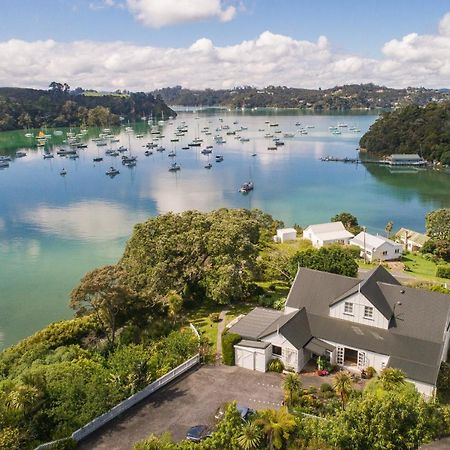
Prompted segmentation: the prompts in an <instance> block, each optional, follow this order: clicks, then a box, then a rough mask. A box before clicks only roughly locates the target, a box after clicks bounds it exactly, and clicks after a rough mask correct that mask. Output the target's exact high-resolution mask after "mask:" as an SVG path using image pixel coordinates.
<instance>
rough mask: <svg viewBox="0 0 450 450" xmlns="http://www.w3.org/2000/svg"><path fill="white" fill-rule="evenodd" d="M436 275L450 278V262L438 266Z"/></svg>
mask: <svg viewBox="0 0 450 450" xmlns="http://www.w3.org/2000/svg"><path fill="white" fill-rule="evenodd" d="M436 276H437V277H440V278H450V264H445V265H441V266H437V269H436Z"/></svg>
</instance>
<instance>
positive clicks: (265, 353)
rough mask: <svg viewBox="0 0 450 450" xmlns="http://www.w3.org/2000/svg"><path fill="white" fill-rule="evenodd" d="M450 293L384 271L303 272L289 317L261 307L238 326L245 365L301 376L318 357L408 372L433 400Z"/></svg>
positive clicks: (238, 357) (238, 353) (238, 356)
mask: <svg viewBox="0 0 450 450" xmlns="http://www.w3.org/2000/svg"><path fill="white" fill-rule="evenodd" d="M449 326H450V295H445V294H440V293H437V292H431V291H427V290H422V289H415V288H411V287H406V286H402V285H401V284H400V283H399V282H398V280H397V279H396V278H394V277H393V276H392V275H391V274H390V273H389V272H388V271H387V270H386V269H384V268H383V267H382V266H379V267H377V268H376V269H374V270H372V271H371V272H369V273H367V274H366V276H365V278H363V279H357V278H350V277H345V276H342V275H336V274H331V273H327V272H320V271H317V270H311V269H306V268H300V269H299V271H298V272H297V275H296V277H295V280H294V282H293V284H292V287H291V290H290V292H289V295H288V298H287V302H286V306H285V308H284V311H276V310H272V309H267V308H255V309H253V310H252V311H251V312H250V313H249V314H247V315H246V316H243V317H242V318H240V319H239V320H238V321H237V322H235V323H233V324H232V326H231V327H230V329H229V330H230V332H232V333H237V334H239V335H240V336H241V337H242V338H243V340H242V341H241V342H240V343H238V344H237V345H236V346H235V361H236V364H237V365H238V366H241V367H245V368H248V369H252V370H260V371H265V370H266V366H267V363H268V362H269V360H270V359H272V358H279V359H281V360H282V361H283V363H284V365H285V367H287V368H290V369H293V370H295V371H298V372H300V371H301V370H302V369H303V367H304V366H305V365H306V363H307V362H308V361H310V360H311V359H312V358H314V357H317V356H323V357H326V358H327V359H329V361H330V362H331V363H332V364H336V365H338V366H341V367H343V368H347V369H349V370H354V371H360V370H362V369H365V368H367V367H369V366H372V367H374V368H375V369H376V370H377V371H378V372H379V371H381V370H382V369H384V368H385V367H395V368H398V369H401V370H403V372H404V373H405V374H406V377H407V379H408V380H409V381H411V382H413V383H414V384H415V385H416V387H417V389H418V391H419V392H422V393H423V394H424V395H427V396H432V395H433V394H434V390H435V387H436V381H437V376H438V372H439V367H440V364H441V361H443V360H445V358H446V356H447V350H448V345H449Z"/></svg>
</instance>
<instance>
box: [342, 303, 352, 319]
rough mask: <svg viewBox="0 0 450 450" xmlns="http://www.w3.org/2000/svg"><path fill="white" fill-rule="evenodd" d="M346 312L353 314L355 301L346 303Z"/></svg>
mask: <svg viewBox="0 0 450 450" xmlns="http://www.w3.org/2000/svg"><path fill="white" fill-rule="evenodd" d="M344 314H347V315H349V316H353V303H351V302H345V303H344Z"/></svg>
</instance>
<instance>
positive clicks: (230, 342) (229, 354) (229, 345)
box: [222, 330, 242, 366]
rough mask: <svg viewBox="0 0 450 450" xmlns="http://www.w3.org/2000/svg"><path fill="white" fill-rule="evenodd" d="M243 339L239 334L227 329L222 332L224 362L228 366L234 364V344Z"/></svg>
mask: <svg viewBox="0 0 450 450" xmlns="http://www.w3.org/2000/svg"><path fill="white" fill-rule="evenodd" d="M241 339H242V337H241V336H239V334H236V333H228V331H227V330H225V331H224V332H223V333H222V362H223V363H224V364H225V365H226V366H234V362H235V361H234V346H235V345H236V344H237V343H238V342H239V341H240V340H241Z"/></svg>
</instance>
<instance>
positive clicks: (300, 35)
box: [0, 0, 450, 91]
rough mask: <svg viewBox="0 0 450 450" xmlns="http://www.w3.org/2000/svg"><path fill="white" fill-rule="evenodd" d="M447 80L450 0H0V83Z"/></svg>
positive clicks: (116, 85) (430, 83)
mask: <svg viewBox="0 0 450 450" xmlns="http://www.w3.org/2000/svg"><path fill="white" fill-rule="evenodd" d="M51 81H59V82H67V83H68V84H69V85H71V86H72V88H75V87H77V86H81V87H83V88H93V89H99V90H116V89H128V90H133V91H135V90H143V91H151V90H154V89H157V88H162V87H167V86H176V85H181V86H183V87H187V88H193V89H204V88H232V87H234V86H242V85H253V86H258V87H263V86H267V85H285V86H291V87H306V88H318V87H322V88H327V87H332V86H336V85H341V84H348V83H367V82H373V83H376V84H382V85H386V86H390V87H397V88H401V87H407V86H425V87H429V88H444V87H446V88H450V0H359V1H355V0H339V1H336V0H0V86H20V87H34V88H46V87H47V86H48V84H49V83H50V82H51Z"/></svg>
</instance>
